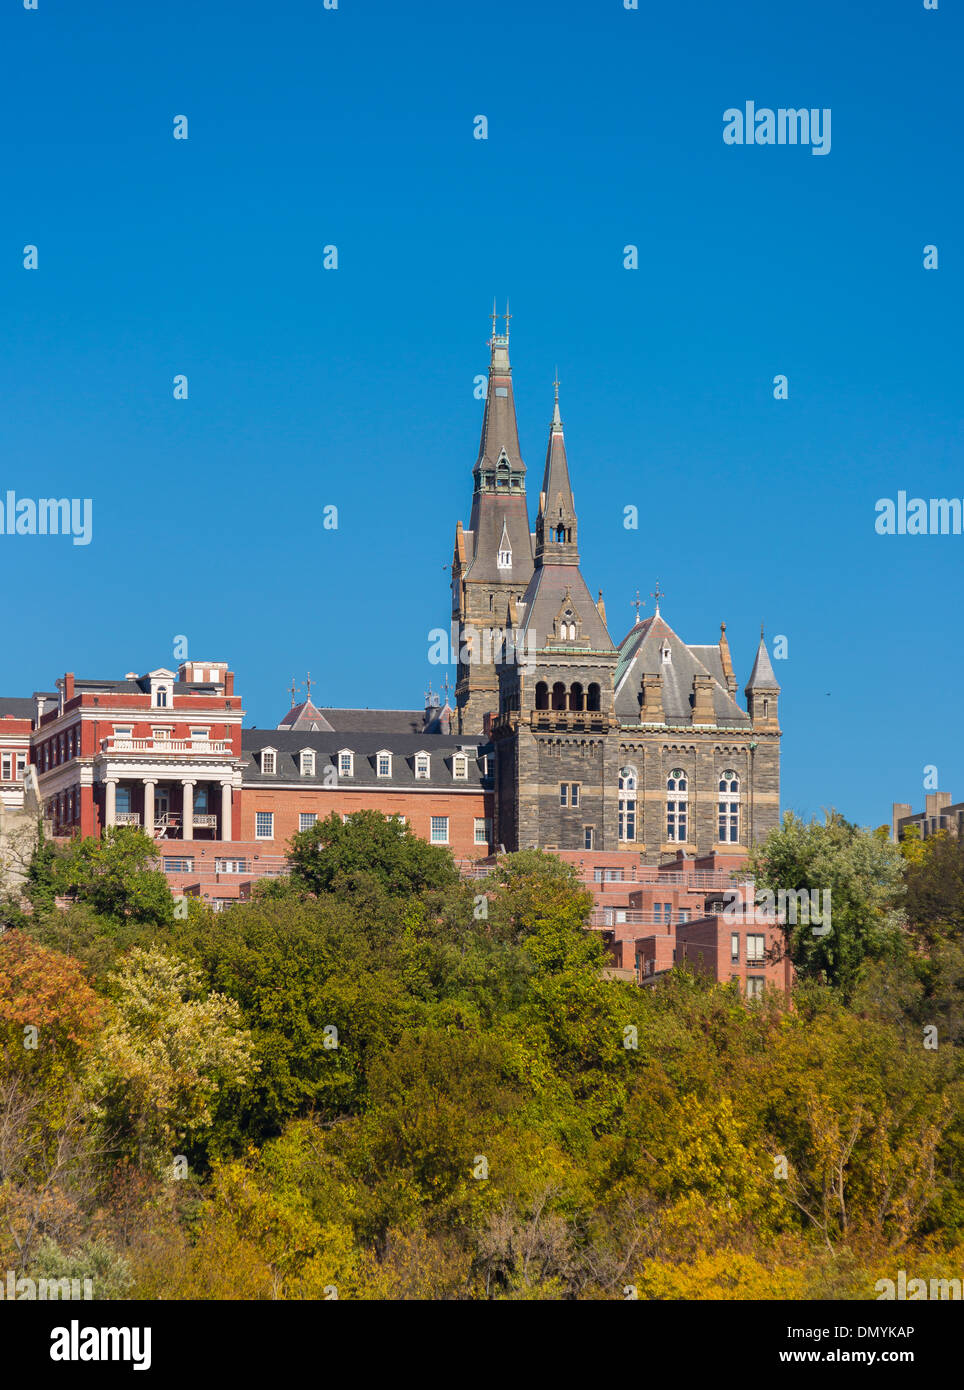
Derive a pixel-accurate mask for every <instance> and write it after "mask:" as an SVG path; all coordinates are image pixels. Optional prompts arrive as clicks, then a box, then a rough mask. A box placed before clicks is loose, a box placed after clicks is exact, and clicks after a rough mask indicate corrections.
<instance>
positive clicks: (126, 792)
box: [114, 786, 131, 816]
mask: <svg viewBox="0 0 964 1390" xmlns="http://www.w3.org/2000/svg"><path fill="white" fill-rule="evenodd" d="M114 810H115V811H116V812H117V814H118V815H119V816H120V815H123V816H129V815H130V813H131V789H130V787H120V786H119V787H118V788H117V790H116V791H115V792H114Z"/></svg>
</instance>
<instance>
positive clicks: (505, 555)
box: [499, 550, 512, 570]
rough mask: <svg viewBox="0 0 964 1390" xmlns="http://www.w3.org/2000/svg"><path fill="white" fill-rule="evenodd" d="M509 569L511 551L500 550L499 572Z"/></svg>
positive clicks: (510, 565)
mask: <svg viewBox="0 0 964 1390" xmlns="http://www.w3.org/2000/svg"><path fill="white" fill-rule="evenodd" d="M511 568H512V551H511V550H500V551H499V569H500V570H510V569H511Z"/></svg>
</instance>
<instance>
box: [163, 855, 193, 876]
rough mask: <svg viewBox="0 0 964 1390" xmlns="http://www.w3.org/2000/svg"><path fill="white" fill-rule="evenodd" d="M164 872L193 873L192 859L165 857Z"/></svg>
mask: <svg viewBox="0 0 964 1390" xmlns="http://www.w3.org/2000/svg"><path fill="white" fill-rule="evenodd" d="M164 872H165V873H166V874H193V872H194V860H193V859H185V858H180V859H165V860H164Z"/></svg>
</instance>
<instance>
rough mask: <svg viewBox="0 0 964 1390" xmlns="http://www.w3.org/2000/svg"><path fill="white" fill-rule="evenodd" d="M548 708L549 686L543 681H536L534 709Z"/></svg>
mask: <svg viewBox="0 0 964 1390" xmlns="http://www.w3.org/2000/svg"><path fill="white" fill-rule="evenodd" d="M548 708H549V687H548V685H546V683H545V681H537V682H536V709H548Z"/></svg>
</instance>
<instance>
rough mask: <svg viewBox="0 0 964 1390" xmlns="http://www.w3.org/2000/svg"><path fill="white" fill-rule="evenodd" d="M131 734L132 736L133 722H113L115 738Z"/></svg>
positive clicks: (128, 736)
mask: <svg viewBox="0 0 964 1390" xmlns="http://www.w3.org/2000/svg"><path fill="white" fill-rule="evenodd" d="M133 736H134V726H133V724H115V725H114V737H115V738H133Z"/></svg>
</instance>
